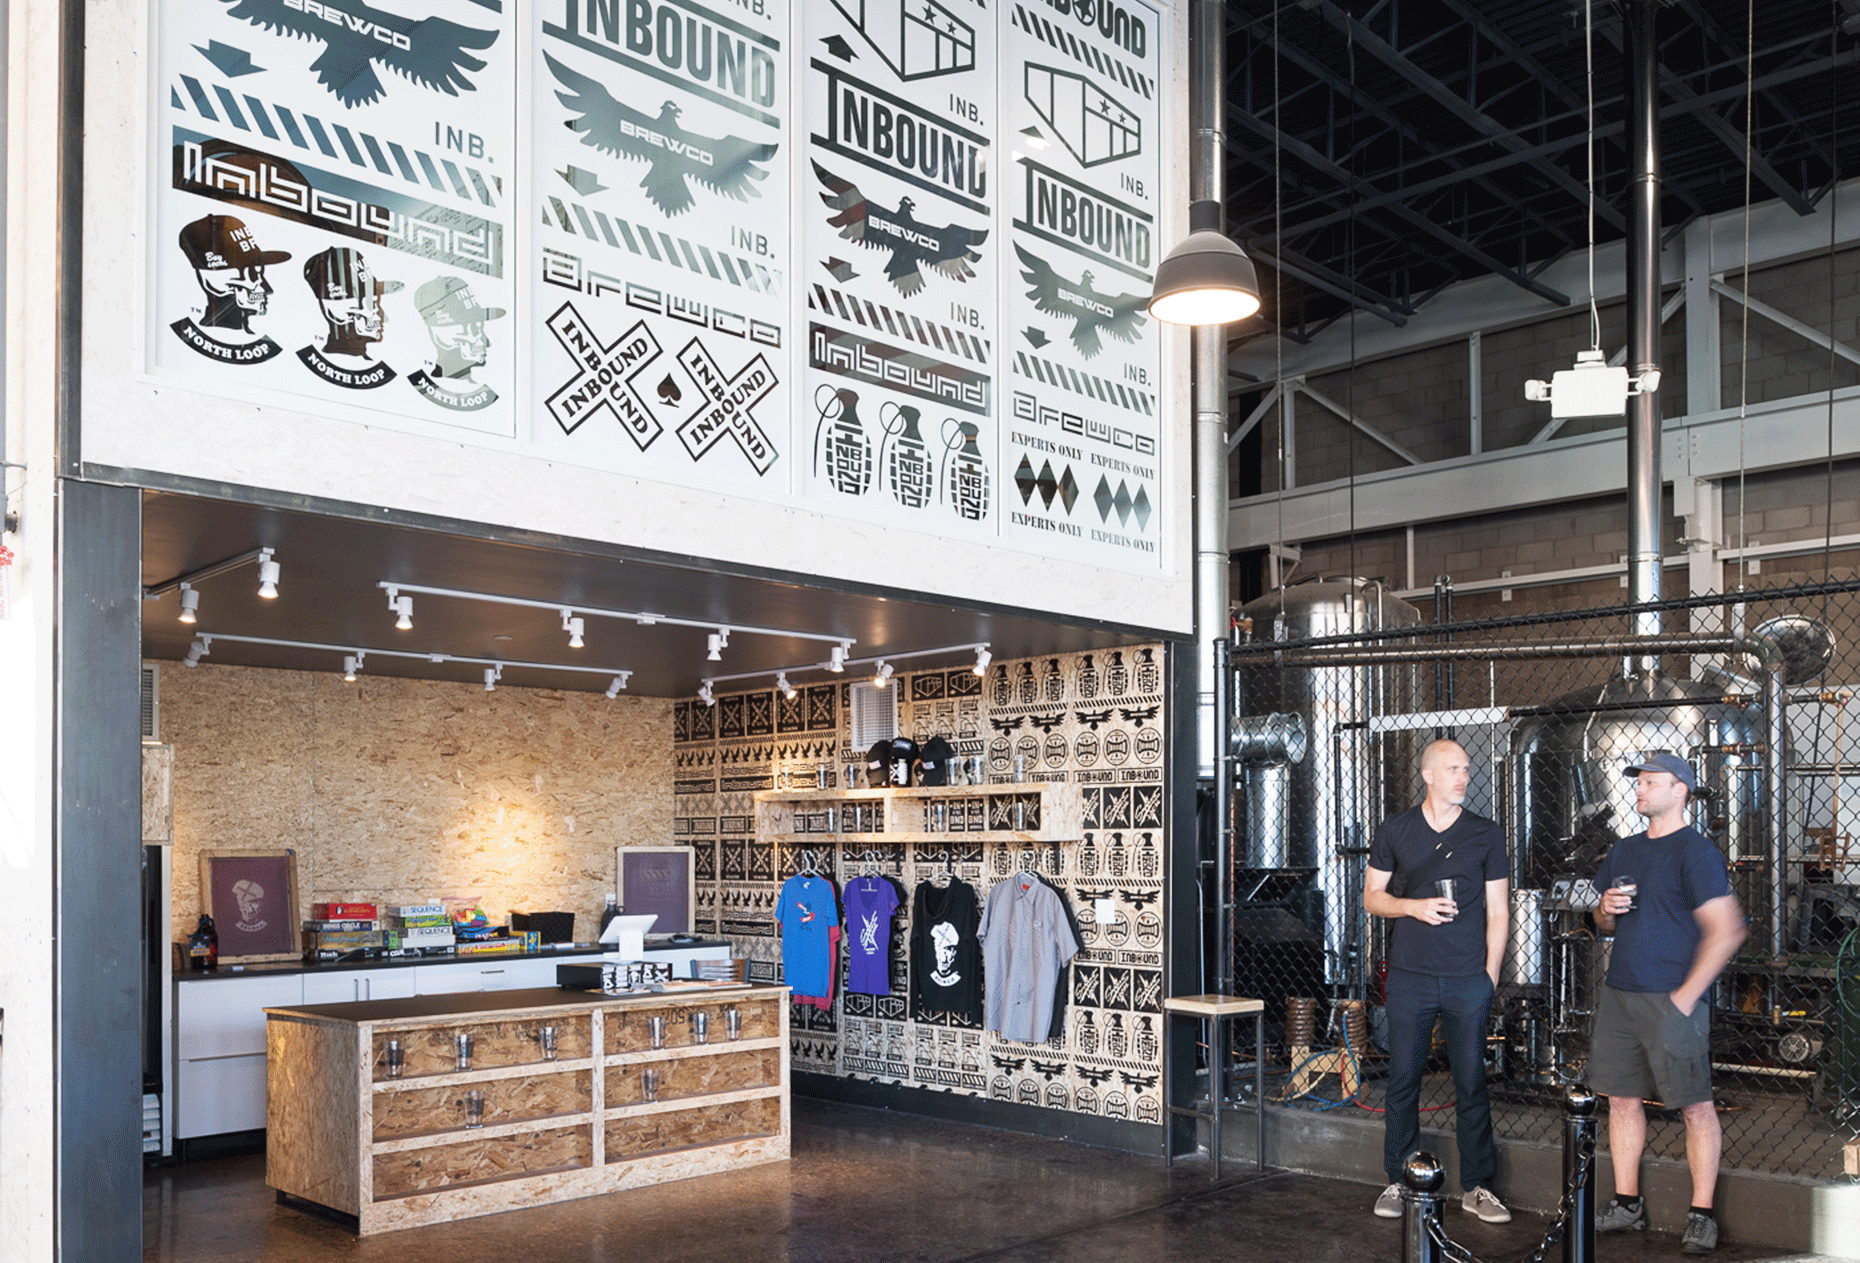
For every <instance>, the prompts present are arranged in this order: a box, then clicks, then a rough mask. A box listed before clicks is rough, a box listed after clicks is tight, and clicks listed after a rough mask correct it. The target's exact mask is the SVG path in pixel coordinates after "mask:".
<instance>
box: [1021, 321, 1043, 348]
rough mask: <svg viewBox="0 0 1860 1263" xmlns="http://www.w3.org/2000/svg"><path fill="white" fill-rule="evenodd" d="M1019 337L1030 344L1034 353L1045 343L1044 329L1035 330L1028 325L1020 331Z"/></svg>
mask: <svg viewBox="0 0 1860 1263" xmlns="http://www.w3.org/2000/svg"><path fill="white" fill-rule="evenodd" d="M1020 336H1021V337H1023V338H1025V339H1027V341H1029V342H1031V343H1032V344H1033V347H1034V349H1035V350H1036V351H1037V350H1039V349H1040V348H1041V347H1043V346H1045V345H1046V343H1047V337H1046V331H1045V330H1044V329H1036V328H1034V327H1033V326H1032V325H1028V326H1027V327H1026V328H1025V329H1022V330H1021V333H1020Z"/></svg>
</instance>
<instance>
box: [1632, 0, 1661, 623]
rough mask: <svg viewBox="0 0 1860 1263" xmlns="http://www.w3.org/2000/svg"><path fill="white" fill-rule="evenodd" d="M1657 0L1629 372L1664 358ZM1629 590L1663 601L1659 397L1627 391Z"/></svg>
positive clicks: (1639, 50) (1643, 19) (1636, 150)
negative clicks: (1661, 597) (1661, 314)
mask: <svg viewBox="0 0 1860 1263" xmlns="http://www.w3.org/2000/svg"><path fill="white" fill-rule="evenodd" d="M1658 10H1659V3H1658V0H1628V3H1627V4H1626V6H1625V19H1626V26H1627V77H1628V82H1627V102H1628V117H1627V147H1628V171H1629V175H1628V188H1627V192H1628V235H1627V326H1628V342H1627V348H1628V356H1627V358H1628V373H1629V375H1630V376H1639V375H1640V374H1641V373H1644V372H1646V371H1647V370H1648V369H1651V368H1658V367H1659V363H1660V193H1661V187H1660V101H1659V47H1658V45H1657V44H1656V43H1655V42H1654V15H1655V14H1656V13H1657V12H1658ZM1627 453H1628V455H1627V484H1628V588H1629V592H1630V596H1631V598H1632V600H1633V602H1634V603H1635V604H1636V605H1644V604H1646V603H1648V602H1652V601H1657V600H1659V599H1660V484H1661V478H1660V397H1659V395H1658V394H1657V393H1648V394H1636V395H1630V396H1628V401H1627ZM1633 629H1634V631H1635V632H1637V633H1639V634H1640V635H1643V636H1651V635H1654V634H1655V633H1657V632H1658V631H1659V630H1660V614H1659V611H1657V610H1651V609H1641V610H1636V611H1635V614H1634V620H1633Z"/></svg>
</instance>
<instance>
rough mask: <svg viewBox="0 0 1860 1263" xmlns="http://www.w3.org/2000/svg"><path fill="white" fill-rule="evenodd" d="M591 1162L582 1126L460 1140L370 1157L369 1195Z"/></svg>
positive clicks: (380, 1197) (590, 1142)
mask: <svg viewBox="0 0 1860 1263" xmlns="http://www.w3.org/2000/svg"><path fill="white" fill-rule="evenodd" d="M593 1162H594V1136H593V1132H592V1131H591V1129H589V1128H588V1127H585V1126H583V1127H550V1128H543V1129H541V1130H538V1131H533V1132H525V1133H523V1134H522V1135H517V1136H493V1137H487V1138H484V1139H478V1140H461V1141H458V1142H455V1143H453V1144H445V1145H434V1146H433V1147H431V1148H429V1149H409V1150H406V1151H404V1152H401V1153H378V1154H376V1155H375V1158H374V1168H375V1182H374V1196H375V1200H376V1201H385V1200H387V1199H389V1198H393V1197H405V1196H407V1195H408V1194H410V1193H422V1192H427V1191H429V1190H432V1189H439V1188H457V1187H459V1186H461V1185H468V1184H485V1183H489V1182H491V1181H494V1180H509V1179H516V1178H518V1177H520V1176H525V1175H538V1174H541V1173H542V1172H545V1171H567V1170H574V1169H576V1168H579V1167H587V1166H591V1165H592V1164H593Z"/></svg>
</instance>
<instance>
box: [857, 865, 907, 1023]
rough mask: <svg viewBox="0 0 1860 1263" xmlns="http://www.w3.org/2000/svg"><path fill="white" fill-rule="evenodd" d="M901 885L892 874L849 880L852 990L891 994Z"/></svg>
mask: <svg viewBox="0 0 1860 1263" xmlns="http://www.w3.org/2000/svg"><path fill="white" fill-rule="evenodd" d="M898 903H899V900H898V888H897V887H896V886H894V885H892V884H891V879H890V878H888V877H855V878H853V879H852V880H851V881H849V882H847V883H846V935H847V949H846V954H847V957H848V958H849V959H850V960H851V962H852V969H851V971H850V974H849V976H848V977H847V980H846V989H847V990H848V991H857V992H860V993H862V994H865V995H890V994H891V917H892V914H893V913H895V912H896V911H897V910H898Z"/></svg>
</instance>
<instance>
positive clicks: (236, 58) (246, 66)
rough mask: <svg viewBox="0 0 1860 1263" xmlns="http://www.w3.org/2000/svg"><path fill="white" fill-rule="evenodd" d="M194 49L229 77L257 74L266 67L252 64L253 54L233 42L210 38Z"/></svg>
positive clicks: (235, 77)
mask: <svg viewBox="0 0 1860 1263" xmlns="http://www.w3.org/2000/svg"><path fill="white" fill-rule="evenodd" d="M194 51H195V52H197V53H199V54H200V55H201V56H202V57H205V58H206V59H207V60H208V61H210V62H212V63H213V64H214V66H215V67H217V68H218V70H219V72H220V73H221V74H223V75H225V76H226V77H227V78H228V79H237V78H238V77H239V76H240V75H255V74H257V73H259V72H260V71H262V70H263V69H264V67H263V66H255V65H253V64H252V54H250V53H248V52H246V51H245V49H243V48H234V47H233V46H232V45H231V44H222V43H220V42H219V41H218V40H216V39H214V40H208V41H207V46H206V47H205V48H202V47H201V46H200V45H198V44H196V45H194Z"/></svg>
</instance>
